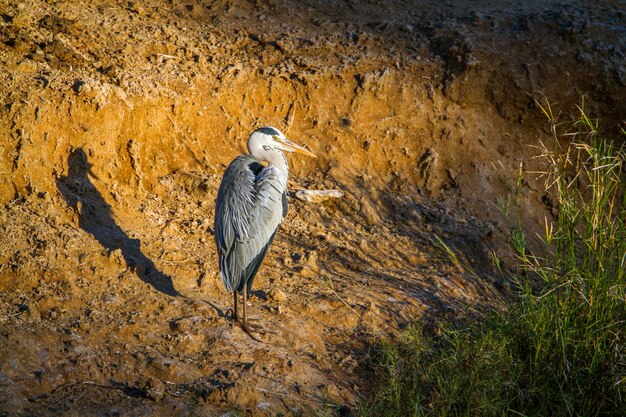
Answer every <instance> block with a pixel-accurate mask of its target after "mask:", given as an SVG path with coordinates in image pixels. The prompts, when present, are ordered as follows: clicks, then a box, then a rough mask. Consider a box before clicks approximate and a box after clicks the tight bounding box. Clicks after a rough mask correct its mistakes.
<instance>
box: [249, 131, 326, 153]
mask: <svg viewBox="0 0 626 417" xmlns="http://www.w3.org/2000/svg"><path fill="white" fill-rule="evenodd" d="M248 150H249V151H250V153H251V154H252V155H255V153H259V152H261V151H265V152H268V151H272V150H279V151H285V152H297V153H301V154H303V155H307V156H312V157H314V158H316V157H317V156H316V155H315V154H314V153H313V152H311V151H309V150H307V149H305V148H303V147H302V146H299V145H296V144H295V143H293V142H291V141H290V140H289V139H287V137H285V135H284V134H283V132H281V131H280V130H278V129H276V128H275V127H271V126H265V127H262V128H260V129H257V130H255V131H254V132H252V133H251V134H250V138H249V139H248Z"/></svg>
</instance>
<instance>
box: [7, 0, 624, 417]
mask: <svg viewBox="0 0 626 417" xmlns="http://www.w3.org/2000/svg"><path fill="white" fill-rule="evenodd" d="M518 3H519V2H514V1H478V2H477V1H470V0H467V1H463V0H461V1H448V2H441V3H440V2H421V1H406V2H399V1H398V2H383V1H374V0H369V1H351V0H345V1H331V0H321V1H302V2H300V1H289V0H259V1H255V2H253V1H250V2H246V1H241V2H238V1H221V0H217V1H213V2H211V1H191V0H189V1H180V2H179V1H175V2H172V1H128V2H114V1H106V0H98V1H87V0H83V1H81V0H72V1H58V2H54V1H50V2H43V1H39V0H23V1H19V0H18V1H10V2H8V3H7V2H6V1H2V2H0V17H1V18H0V41H1V42H0V173H1V181H0V225H2V231H1V234H0V416H4V415H9V416H31V415H37V416H48V415H50V416H53V415H64V416H74V415H76V416H90V415H94V416H95V415H97V416H103V415H107V416H115V415H120V416H144V415H172V416H174V415H180V416H192V415H198V416H199V415H224V414H226V415H292V414H302V415H310V414H315V413H325V412H328V413H331V414H333V413H336V414H338V415H350V414H351V413H355V412H356V411H357V409H358V407H359V404H360V403H361V401H362V399H363V398H365V397H366V395H367V390H368V389H369V388H370V382H371V381H370V380H371V368H370V367H369V362H368V361H369V359H370V358H371V354H372V351H373V349H375V346H376V345H377V343H378V342H379V341H380V340H381V338H384V337H389V336H392V335H394V334H395V333H396V332H397V331H398V330H399V329H401V328H402V327H403V326H405V325H406V324H408V323H410V322H412V321H416V320H417V321H421V322H425V323H431V322H432V321H433V320H434V319H435V318H440V317H449V318H452V319H454V318H455V317H458V316H460V315H468V314H470V315H477V314H480V313H481V312H484V311H486V310H488V309H490V308H493V307H497V306H498V304H501V303H502V301H499V300H506V299H507V297H508V296H509V293H510V284H509V282H508V281H507V279H506V278H505V277H503V276H501V275H499V274H498V273H497V272H496V270H495V268H494V267H493V265H492V263H491V254H492V253H496V254H498V255H499V256H500V257H501V258H502V259H503V262H504V263H505V266H511V265H512V264H513V258H512V257H511V256H510V252H509V250H508V249H507V247H508V246H507V244H506V232H507V230H508V227H509V226H508V225H509V221H508V219H505V218H504V217H503V215H502V214H501V213H500V212H499V211H498V209H497V208H496V204H495V203H496V202H497V201H498V197H501V198H506V196H508V195H510V193H511V192H512V191H513V189H514V185H515V180H516V175H517V172H518V170H519V167H520V164H522V163H524V164H525V165H524V168H525V170H527V171H537V170H540V169H541V165H540V163H539V161H537V160H536V159H533V158H532V157H533V156H534V155H536V154H537V153H538V151H537V149H536V148H533V146H532V145H537V144H538V143H539V141H540V140H543V141H545V142H547V143H549V140H550V139H549V126H548V124H547V121H546V120H545V118H544V117H543V116H542V115H541V112H540V111H539V110H538V108H537V106H536V105H535V104H534V98H541V97H542V94H544V95H545V97H547V98H549V99H550V100H551V101H552V102H553V105H554V106H555V107H557V108H559V109H561V110H562V111H564V112H565V113H568V114H571V113H573V112H574V111H575V107H574V106H575V104H577V103H580V99H581V96H583V95H584V96H586V102H587V104H588V110H589V112H590V113H591V114H592V115H594V116H598V117H600V118H601V119H602V120H603V124H604V125H605V126H607V128H608V129H609V130H610V131H616V130H617V129H618V127H619V123H620V117H623V116H624V114H625V111H624V110H625V106H626V100H625V97H626V91H625V87H624V84H625V83H626V72H625V67H626V66H625V65H624V53H625V42H626V41H625V38H626V36H624V35H625V33H626V32H625V30H626V29H625V28H624V21H625V20H626V14H625V12H624V8H623V7H621V8H620V6H619V2H612V1H600V2H599V3H598V2H596V3H595V4H594V6H593V8H592V9H585V8H584V7H583V6H582V5H581V4H582V3H583V2H576V1H570V0H565V1H559V2H556V1H547V2H546V1H528V2H523V5H522V6H519V5H518ZM622 6H623V5H622ZM266 124H269V125H273V126H276V127H278V128H280V129H281V130H283V131H284V132H285V133H286V134H287V136H288V137H289V138H290V139H292V140H293V141H295V142H297V143H300V144H305V145H306V146H307V147H308V148H309V149H311V150H313V151H314V152H315V153H317V154H318V155H319V158H318V159H310V158H304V157H300V156H293V155H289V160H290V165H291V179H290V187H291V189H292V190H293V191H297V190H298V189H318V190H321V189H339V190H342V191H343V192H344V193H345V197H343V198H341V199H331V200H326V201H324V202H321V203H317V204H314V203H305V202H302V201H300V200H296V199H294V198H292V199H291V201H290V203H291V207H290V211H289V214H288V216H287V217H286V219H285V222H284V223H283V225H282V226H281V229H280V230H279V232H278V234H277V237H276V239H275V241H274V245H273V247H272V249H271V250H270V253H269V256H268V258H267V259H266V261H265V263H264V265H263V266H262V268H261V270H260V272H259V275H258V276H257V279H256V281H255V291H254V294H253V297H252V299H251V301H250V305H249V312H250V314H251V315H252V316H253V317H256V318H257V319H258V320H259V322H260V323H261V324H262V325H263V326H264V327H265V329H266V330H267V333H266V334H265V335H261V336H260V338H261V339H262V342H256V341H254V340H252V339H251V338H250V337H248V336H247V335H246V334H245V333H244V332H243V331H242V330H241V329H240V328H239V327H237V326H235V325H233V324H232V322H231V320H230V317H231V316H230V315H231V310H230V308H231V296H230V295H229V294H227V293H226V291H225V289H224V288H223V285H222V283H221V280H220V278H219V273H218V270H217V261H216V251H215V245H214V241H213V234H212V233H213V230H212V226H213V220H214V218H213V216H214V199H215V195H216V191H217V188H218V186H219V182H220V179H221V174H222V172H223V171H224V169H225V167H226V166H227V164H228V163H229V162H230V161H231V160H232V159H233V158H234V157H235V156H236V155H237V154H239V153H241V152H242V150H243V149H244V146H245V141H246V139H247V135H248V133H249V132H250V131H251V130H253V129H254V128H256V127H260V126H263V125H266ZM521 198H522V209H523V212H524V222H525V226H526V227H527V229H528V230H530V231H533V230H538V228H540V227H542V225H543V222H544V216H545V215H548V216H549V215H550V209H551V208H552V207H551V200H550V197H549V196H547V195H545V193H544V192H543V185H542V183H541V181H540V180H537V179H536V176H533V175H529V176H528V179H527V180H526V181H524V182H523V184H522V190H521ZM435 235H437V236H439V237H440V238H441V239H442V240H443V241H444V242H446V243H447V244H448V245H449V246H450V247H451V248H453V249H454V250H455V251H456V252H457V254H458V257H459V259H460V262H461V263H463V264H465V265H468V266H471V267H472V268H473V269H474V270H475V271H476V272H477V275H473V274H471V273H468V272H466V271H464V270H463V269H462V268H461V267H459V266H457V265H455V264H454V263H452V262H451V261H450V259H449V258H448V257H447V256H446V254H445V252H444V251H442V250H441V249H440V248H438V247H437V246H436V245H435V244H434V243H433V238H434V236H435ZM531 235H532V233H531ZM531 243H532V242H531ZM229 412H231V414H228V413H229Z"/></svg>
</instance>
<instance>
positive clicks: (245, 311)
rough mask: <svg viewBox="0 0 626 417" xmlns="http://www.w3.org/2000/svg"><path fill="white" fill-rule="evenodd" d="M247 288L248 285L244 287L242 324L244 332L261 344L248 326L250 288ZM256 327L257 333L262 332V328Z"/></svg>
mask: <svg viewBox="0 0 626 417" xmlns="http://www.w3.org/2000/svg"><path fill="white" fill-rule="evenodd" d="M247 287H248V286H247V285H244V286H243V323H242V326H241V327H242V328H243V331H244V332H246V333H247V334H248V336H250V337H251V338H253V339H254V340H256V341H257V342H260V340H259V339H257V338H256V337H254V336H253V335H252V330H251V329H250V327H249V326H248V309H247V305H248V288H247ZM254 327H255V330H257V331H259V330H260V328H258V326H254ZM261 333H262V332H261Z"/></svg>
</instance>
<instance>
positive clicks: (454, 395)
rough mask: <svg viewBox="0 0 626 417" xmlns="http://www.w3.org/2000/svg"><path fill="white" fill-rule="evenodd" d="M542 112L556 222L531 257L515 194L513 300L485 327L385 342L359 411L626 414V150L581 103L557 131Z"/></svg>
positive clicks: (417, 331) (417, 333) (417, 329)
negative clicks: (373, 383) (549, 138)
mask: <svg viewBox="0 0 626 417" xmlns="http://www.w3.org/2000/svg"><path fill="white" fill-rule="evenodd" d="M541 109H542V110H543V111H544V113H545V114H546V115H547V116H548V117H549V119H550V123H551V127H552V134H553V140H554V141H553V142H554V144H553V145H552V146H551V147H550V148H548V146H542V148H541V149H542V154H541V158H542V159H543V160H544V161H546V163H547V169H546V170H545V172H543V173H542V175H543V177H544V178H545V180H546V191H547V193H548V194H549V195H550V198H551V199H552V200H553V204H554V207H555V209H556V216H555V218H553V219H550V220H548V219H546V222H545V231H544V234H543V236H542V241H543V244H544V247H543V248H542V251H541V255H533V254H532V253H531V251H529V250H528V248H527V247H526V245H525V242H526V239H525V237H524V234H523V231H522V228H521V217H520V216H521V215H523V213H521V212H520V210H519V198H518V197H516V202H517V205H518V216H517V219H516V223H517V224H515V225H513V227H512V228H511V241H512V244H513V247H514V249H515V250H516V252H517V254H518V259H519V269H518V271H519V272H520V273H518V274H517V276H516V277H514V279H515V280H516V282H517V283H518V295H519V301H518V302H517V303H515V304H514V305H511V306H510V307H509V308H508V309H506V310H505V311H500V312H496V313H494V314H493V315H492V316H490V317H488V318H485V320H484V321H483V322H481V323H476V322H473V323H470V324H469V325H467V326H465V327H463V326H458V325H452V324H450V323H439V329H438V331H436V332H427V331H426V330H425V329H424V328H423V327H421V326H420V325H417V324H416V325H414V326H412V327H411V328H410V329H409V330H407V331H406V332H405V333H403V334H402V335H401V336H400V337H399V338H398V340H394V341H387V342H385V343H383V344H382V347H381V349H380V352H379V354H378V356H377V358H378V363H377V367H376V372H377V375H378V379H379V380H380V381H381V383H380V385H379V386H378V387H377V388H376V389H375V390H374V394H373V395H372V398H371V400H370V401H369V402H367V405H366V406H364V408H363V410H362V414H363V415H377V416H378V415H380V416H432V415H436V416H458V415H466V416H501V415H523V416H579V415H580V416H603V415H606V416H609V415H615V416H617V415H626V349H625V346H626V275H625V272H624V271H625V269H626V224H625V223H626V197H625V193H626V166H625V164H624V160H625V159H626V152H625V151H624V149H623V148H618V147H616V146H615V145H613V144H612V143H610V142H608V141H606V140H602V139H601V138H599V136H598V126H597V122H595V121H593V120H591V119H590V118H589V117H587V115H586V114H585V112H584V111H583V110H582V108H581V116H580V118H579V119H578V120H577V121H576V122H575V123H573V124H572V125H570V131H569V132H565V133H561V132H560V128H561V127H562V126H561V125H559V124H557V122H556V120H555V119H554V117H553V113H552V109H551V108H550V107H549V105H546V106H543V107H541ZM518 184H520V181H519V179H518Z"/></svg>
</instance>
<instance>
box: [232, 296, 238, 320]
mask: <svg viewBox="0 0 626 417" xmlns="http://www.w3.org/2000/svg"><path fill="white" fill-rule="evenodd" d="M233 298H234V299H235V301H234V303H233V305H234V310H233V318H234V319H235V321H239V311H238V310H239V297H238V296H237V290H235V291H233Z"/></svg>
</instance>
